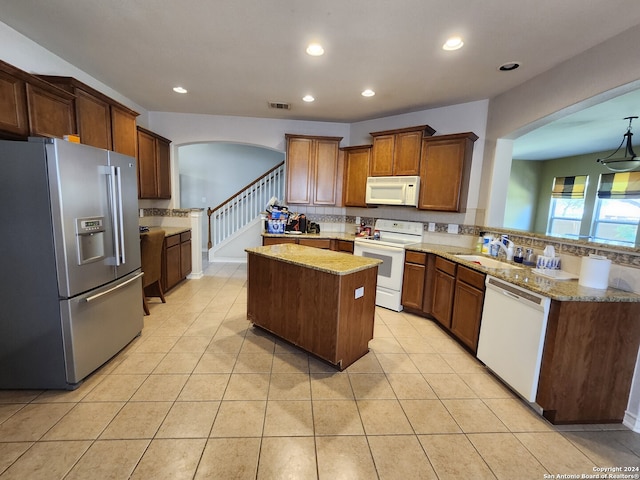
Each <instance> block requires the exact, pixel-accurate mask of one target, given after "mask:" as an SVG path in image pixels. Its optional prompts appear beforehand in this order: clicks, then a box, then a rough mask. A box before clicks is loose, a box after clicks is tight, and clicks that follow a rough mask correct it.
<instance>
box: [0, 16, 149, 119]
mask: <svg viewBox="0 0 640 480" xmlns="http://www.w3.org/2000/svg"><path fill="white" fill-rule="evenodd" d="M0 59H1V60H3V61H5V62H7V63H9V64H11V65H13V66H14V67H18V68H19V69H21V70H24V71H25V72H28V73H31V74H34V75H35V74H39V75H60V76H63V77H73V78H75V79H77V80H80V81H81V82H83V83H86V84H87V85H89V86H90V87H93V88H95V89H96V90H98V91H100V92H102V93H104V94H105V95H107V96H109V97H111V98H113V99H114V100H116V101H118V102H120V103H122V104H123V105H126V106H127V107H129V108H131V109H132V110H135V111H136V112H138V113H139V114H140V116H139V117H138V119H137V121H138V125H142V126H146V125H147V111H146V110H145V109H144V108H142V107H141V106H140V105H138V104H136V103H134V102H133V101H131V100H129V99H128V98H126V97H125V96H123V95H121V94H120V93H118V92H116V91H115V90H113V89H112V88H111V87H109V86H108V85H105V84H104V83H102V82H100V81H98V80H96V79H95V78H93V77H92V76H90V75H88V74H87V73H85V72H83V71H82V70H80V69H79V68H76V67H74V66H73V65H71V64H70V63H69V62H67V61H66V60H64V59H62V58H60V57H58V56H57V55H54V54H53V53H51V52H50V51H49V50H47V49H45V48H44V47H41V46H40V45H38V44H37V43H35V42H34V41H32V40H30V39H28V38H27V37H25V36H24V35H22V34H21V33H18V32H17V31H16V30H14V29H12V28H11V27H9V26H8V25H6V24H4V23H2V22H0Z"/></svg>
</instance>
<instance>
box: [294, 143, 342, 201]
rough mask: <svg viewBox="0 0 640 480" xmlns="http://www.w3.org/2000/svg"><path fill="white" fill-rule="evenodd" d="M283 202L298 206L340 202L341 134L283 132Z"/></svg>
mask: <svg viewBox="0 0 640 480" xmlns="http://www.w3.org/2000/svg"><path fill="white" fill-rule="evenodd" d="M285 138H286V140H287V158H286V171H287V191H286V197H287V198H286V202H287V203H289V204H302V205H336V204H340V203H341V191H340V188H339V187H340V185H341V178H340V177H339V172H341V170H340V169H339V168H338V166H339V155H338V150H339V148H338V147H339V144H340V140H342V137H313V136H307V135H292V134H288V133H287V134H286V135H285Z"/></svg>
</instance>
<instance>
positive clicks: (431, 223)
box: [429, 222, 436, 232]
mask: <svg viewBox="0 0 640 480" xmlns="http://www.w3.org/2000/svg"><path fill="white" fill-rule="evenodd" d="M429 231H430V232H435V231H436V224H435V222H429Z"/></svg>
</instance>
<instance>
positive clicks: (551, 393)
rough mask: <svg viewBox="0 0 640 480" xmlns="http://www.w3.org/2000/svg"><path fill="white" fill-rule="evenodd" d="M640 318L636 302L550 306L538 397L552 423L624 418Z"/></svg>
mask: <svg viewBox="0 0 640 480" xmlns="http://www.w3.org/2000/svg"><path fill="white" fill-rule="evenodd" d="M638 318H640V303H635V302H560V301H556V300H553V301H552V302H551V307H550V309H549V319H548V322H547V335H546V337H545V343H544V351H543V354H542V365H541V368H540V381H539V384H538V393H537V397H536V403H537V404H538V405H540V407H542V409H543V415H544V416H545V417H546V418H547V419H548V420H549V421H550V422H551V423H555V424H561V423H610V422H614V423H620V422H621V421H622V420H623V418H624V417H625V410H626V408H627V404H628V399H629V391H630V389H631V382H632V380H633V375H634V370H635V366H636V359H637V355H638V346H639V344H640V341H639V340H638V339H640V322H638Z"/></svg>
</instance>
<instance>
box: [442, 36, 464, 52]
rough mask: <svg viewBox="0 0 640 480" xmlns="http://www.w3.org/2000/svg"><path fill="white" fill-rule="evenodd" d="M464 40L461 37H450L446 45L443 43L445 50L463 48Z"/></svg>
mask: <svg viewBox="0 0 640 480" xmlns="http://www.w3.org/2000/svg"><path fill="white" fill-rule="evenodd" d="M463 45H464V42H463V41H462V39H461V38H460V37H451V38H449V39H448V40H447V41H446V42H445V43H444V45H442V49H443V50H458V49H459V48H462V46H463Z"/></svg>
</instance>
